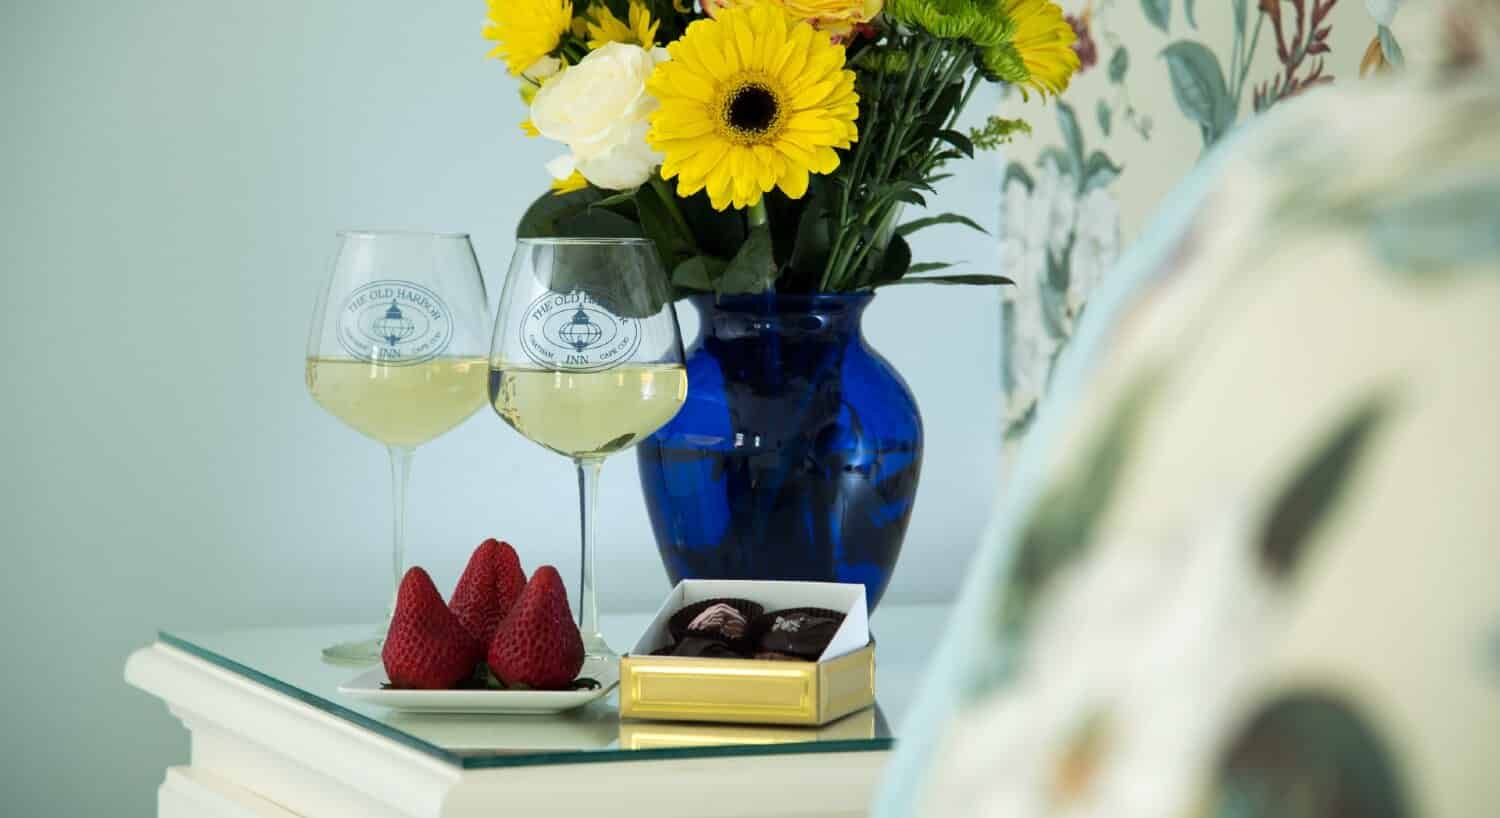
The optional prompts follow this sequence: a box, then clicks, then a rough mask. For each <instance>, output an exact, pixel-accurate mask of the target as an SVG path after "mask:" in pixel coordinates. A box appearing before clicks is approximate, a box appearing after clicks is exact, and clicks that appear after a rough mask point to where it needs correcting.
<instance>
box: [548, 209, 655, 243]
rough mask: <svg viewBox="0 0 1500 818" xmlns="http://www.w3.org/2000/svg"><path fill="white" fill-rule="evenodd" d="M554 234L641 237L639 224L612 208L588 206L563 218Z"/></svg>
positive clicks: (623, 237) (571, 236)
mask: <svg viewBox="0 0 1500 818" xmlns="http://www.w3.org/2000/svg"><path fill="white" fill-rule="evenodd" d="M554 235H557V236H567V237H570V238H622V239H633V238H641V237H643V236H644V235H645V234H644V233H643V232H642V231H641V226H640V225H639V224H637V223H635V222H633V221H631V220H630V219H628V218H626V217H624V216H621V215H620V214H618V213H616V212H614V211H613V210H606V209H604V208H597V209H596V208H589V209H587V210H584V211H583V212H582V213H576V214H574V215H572V216H568V217H566V218H564V219H563V220H562V221H561V223H559V224H558V232H557V233H555V234H554Z"/></svg>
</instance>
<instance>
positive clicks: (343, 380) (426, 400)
mask: <svg viewBox="0 0 1500 818" xmlns="http://www.w3.org/2000/svg"><path fill="white" fill-rule="evenodd" d="M489 323H490V322H489V314H488V298H487V297H486V294H485V290H484V280H483V278H482V277H481V275H480V271H479V262H478V260H477V259H476V258H475V257H474V249H473V247H472V246H470V244H469V238H468V236H467V235H465V234H462V233H418V232H404V231H367V230H359V231H345V232H342V233H340V234H339V250H338V255H337V256H336V257H335V259H334V262H333V268H332V270H331V271H330V273H329V276H328V284H327V286H326V287H325V288H324V289H323V292H322V293H321V295H320V296H319V298H318V303H317V308H316V309H315V310H314V313H313V322H312V330H311V332H310V333H309V335H308V343H307V359H306V370H305V374H306V379H307V389H308V392H309V393H310V394H311V395H312V398H313V400H314V401H316V402H317V404H318V405H319V406H321V407H322V408H323V409H324V410H326V411H327V412H328V413H329V414H331V415H333V416H334V417H336V418H338V419H339V420H340V421H342V422H343V423H344V424H345V425H347V426H349V427H350V428H351V429H354V430H355V431H357V432H359V433H360V434H362V435H364V436H365V437H368V438H370V439H372V440H374V441H376V442H378V443H380V444H382V445H384V446H385V447H386V449H387V450H388V452H389V454H390V461H391V482H392V489H393V491H392V495H393V496H392V501H393V513H392V534H391V540H392V547H391V551H392V567H393V576H392V581H391V589H390V593H391V600H392V602H391V608H392V609H391V610H387V622H389V617H390V614H391V613H392V612H393V609H394V605H395V591H396V587H397V585H398V583H399V582H400V580H401V574H402V572H403V571H404V570H405V565H404V562H405V557H404V551H405V509H406V482H407V478H408V476H409V474H410V471H411V461H412V454H413V452H414V451H415V449H416V448H417V447H418V446H420V445H422V444H424V443H427V442H429V441H431V440H433V439H434V438H436V437H438V436H439V435H442V434H444V433H445V432H447V431H449V430H450V429H452V428H454V427H455V426H457V425H458V424H460V423H462V422H463V421H464V420H465V419H467V418H468V417H469V416H471V415H473V414H474V412H475V411H477V410H478V409H479V407H481V406H483V405H484V402H485V378H486V373H487V372H488V370H489V359H488V357H487V355H486V354H485V351H486V349H487V348H488V341H489ZM384 634H385V628H382V629H381V630H380V631H379V633H378V634H376V635H375V636H374V637H373V638H371V639H367V640H363V641H359V642H350V643H345V644H340V645H333V646H330V647H328V648H325V649H324V651H323V655H324V657H326V658H328V659H330V660H334V661H340V662H349V663H360V664H363V663H368V662H373V661H376V660H378V659H379V658H380V649H381V642H382V639H383V637H384Z"/></svg>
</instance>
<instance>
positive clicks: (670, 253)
mask: <svg viewBox="0 0 1500 818" xmlns="http://www.w3.org/2000/svg"><path fill="white" fill-rule="evenodd" d="M635 207H636V212H637V213H639V214H640V217H641V231H642V232H644V233H645V234H646V235H647V236H648V237H649V238H650V239H651V240H652V241H653V242H655V243H656V252H657V253H659V254H660V255H661V260H662V263H663V264H666V265H667V266H668V267H669V268H670V267H673V266H675V265H676V264H677V263H678V262H679V261H682V260H683V259H685V258H687V257H689V256H692V255H694V254H696V253H697V248H696V247H694V246H693V237H692V236H688V235H684V234H683V230H682V228H681V227H680V226H679V225H678V224H677V220H676V218H675V217H673V215H672V211H671V210H669V209H668V208H667V205H666V203H665V202H663V201H662V200H661V196H659V195H658V194H657V192H656V190H655V189H654V188H652V187H651V186H650V185H641V186H640V188H639V189H637V190H636V191H635Z"/></svg>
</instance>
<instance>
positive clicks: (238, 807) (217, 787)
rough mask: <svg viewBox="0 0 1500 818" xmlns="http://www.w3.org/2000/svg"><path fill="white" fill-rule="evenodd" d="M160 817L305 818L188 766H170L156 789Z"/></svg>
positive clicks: (158, 816) (157, 813) (158, 817)
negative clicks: (164, 778)
mask: <svg viewBox="0 0 1500 818" xmlns="http://www.w3.org/2000/svg"><path fill="white" fill-rule="evenodd" d="M156 815H157V818H303V816H299V815H297V814H296V813H292V812H287V811H286V810H284V809H282V808H281V807H278V806H276V805H275V804H273V803H271V802H270V801H267V800H265V799H263V798H258V797H256V796H255V795H254V794H252V793H249V792H246V791H245V790H243V789H241V788H239V787H236V786H235V785H233V784H230V783H229V782H227V781H223V780H221V779H218V778H217V777H215V776H213V775H210V774H208V773H205V772H202V771H200V770H194V769H191V768H188V767H168V768H167V777H166V780H165V781H162V782H161V788H160V789H158V790H157V812H156Z"/></svg>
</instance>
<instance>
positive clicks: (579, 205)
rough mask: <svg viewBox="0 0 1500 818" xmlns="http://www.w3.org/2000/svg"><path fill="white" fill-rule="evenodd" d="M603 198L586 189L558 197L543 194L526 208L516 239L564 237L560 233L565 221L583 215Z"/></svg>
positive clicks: (592, 189) (517, 226) (517, 225)
mask: <svg viewBox="0 0 1500 818" xmlns="http://www.w3.org/2000/svg"><path fill="white" fill-rule="evenodd" d="M600 198H602V196H601V194H600V193H599V191H597V190H595V189H594V188H584V189H583V190H575V191H573V192H571V193H564V194H562V195H560V196H559V195H556V194H554V193H551V192H550V191H549V192H547V193H543V194H542V195H541V196H538V197H537V198H536V201H533V202H532V203H531V206H530V207H528V208H526V212H525V213H524V214H522V216H521V220H520V221H519V222H517V223H516V238H518V239H535V238H550V237H554V236H559V235H562V234H561V233H560V232H559V231H560V230H561V229H562V228H561V223H562V221H563V220H564V219H568V218H571V217H573V216H576V215H578V214H579V213H582V212H583V211H585V210H587V209H588V208H589V206H590V205H592V204H593V203H595V202H597V201H599V199H600Z"/></svg>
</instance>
